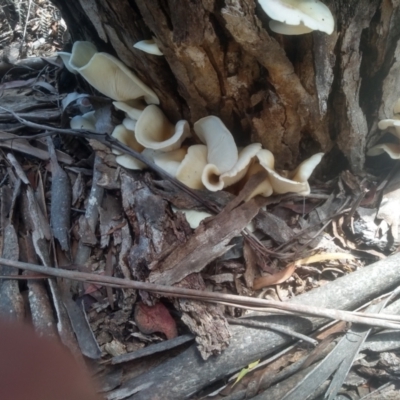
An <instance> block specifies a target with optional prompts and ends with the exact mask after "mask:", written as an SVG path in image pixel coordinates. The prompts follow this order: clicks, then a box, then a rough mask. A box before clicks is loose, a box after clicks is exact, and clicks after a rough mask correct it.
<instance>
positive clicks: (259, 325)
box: [226, 317, 318, 346]
mask: <svg viewBox="0 0 400 400" xmlns="http://www.w3.org/2000/svg"><path fill="white" fill-rule="evenodd" d="M226 320H227V321H228V322H229V323H231V324H234V325H244V326H249V327H251V328H260V329H271V330H273V331H276V332H280V333H283V334H285V335H288V336H292V337H295V338H297V339H300V340H304V341H305V342H308V343H311V344H312V345H313V346H316V345H317V344H318V340H315V339H312V338H310V337H308V336H306V335H303V334H301V333H298V332H296V331H294V330H292V329H290V328H286V327H285V326H283V325H279V324H273V323H270V322H259V321H249V320H246V319H243V318H229V317H227V318H226Z"/></svg>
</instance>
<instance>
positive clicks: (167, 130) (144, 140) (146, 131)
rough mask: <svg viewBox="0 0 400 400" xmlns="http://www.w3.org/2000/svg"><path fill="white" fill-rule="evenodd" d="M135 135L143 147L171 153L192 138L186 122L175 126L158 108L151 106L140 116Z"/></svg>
mask: <svg viewBox="0 0 400 400" xmlns="http://www.w3.org/2000/svg"><path fill="white" fill-rule="evenodd" d="M135 133H136V139H137V141H138V142H139V143H140V144H141V145H142V146H144V147H146V148H148V149H153V150H161V151H171V150H176V149H179V147H181V144H182V142H183V141H184V140H185V139H186V138H188V137H189V136H190V128H189V124H188V122H187V121H184V120H181V121H178V122H177V123H176V125H175V126H174V125H173V124H171V122H169V121H168V119H167V117H166V116H165V115H164V113H163V112H162V111H161V110H160V109H159V108H158V107H157V106H154V105H150V106H147V107H146V108H145V109H144V110H143V112H142V113H141V114H140V117H139V119H138V120H137V123H136V129H135Z"/></svg>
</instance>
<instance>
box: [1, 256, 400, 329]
mask: <svg viewBox="0 0 400 400" xmlns="http://www.w3.org/2000/svg"><path fill="white" fill-rule="evenodd" d="M0 265H6V266H10V267H14V268H19V269H23V270H29V271H34V272H38V273H41V274H47V275H51V276H57V277H60V278H67V279H73V280H78V281H84V282H93V283H98V284H102V285H103V286H106V285H113V286H114V287H125V288H132V289H139V290H147V291H149V292H153V293H158V294H163V295H166V296H171V297H180V298H191V299H195V300H201V301H206V302H211V303H220V302H230V303H232V304H235V305H237V306H238V307H240V306H242V307H247V306H249V307H262V309H260V310H259V311H264V310H265V307H268V308H275V309H278V310H285V311H291V312H295V313H297V314H303V315H310V316H315V317H324V318H330V319H335V320H342V321H347V322H353V323H359V324H365V325H369V326H375V327H381V328H389V329H396V330H400V324H395V323H391V322H385V321H382V320H380V319H377V318H371V315H370V314H367V313H366V314H364V315H363V316H362V317H361V316H358V315H354V313H352V312H349V311H342V310H334V309H328V308H321V307H314V306H307V305H303V304H292V303H281V302H278V301H274V300H264V299H255V298H252V297H245V296H236V295H230V294H223V293H216V292H203V291H201V290H193V289H184V288H179V287H172V286H163V285H155V284H152V283H146V282H136V281H131V280H128V279H122V278H114V277H108V276H100V275H95V274H89V273H84V272H77V271H69V270H65V269H61V268H58V269H55V268H50V267H45V266H42V265H36V264H31V263H23V262H20V261H13V260H7V259H5V258H0ZM392 318H393V316H391V315H387V321H392Z"/></svg>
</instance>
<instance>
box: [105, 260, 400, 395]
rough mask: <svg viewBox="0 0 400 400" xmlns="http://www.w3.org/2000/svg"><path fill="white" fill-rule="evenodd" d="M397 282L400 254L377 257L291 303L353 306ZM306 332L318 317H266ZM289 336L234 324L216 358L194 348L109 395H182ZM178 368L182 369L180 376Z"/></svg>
mask: <svg viewBox="0 0 400 400" xmlns="http://www.w3.org/2000/svg"><path fill="white" fill-rule="evenodd" d="M398 284H400V254H399V253H398V254H395V255H393V256H391V257H388V258H387V259H386V260H383V261H378V262H377V263H375V264H372V265H370V266H368V267H365V268H363V269H361V270H359V271H356V272H353V273H351V274H350V275H346V276H344V277H341V278H338V279H337V280H335V281H334V282H330V283H328V284H326V285H325V286H322V287H320V288H317V289H314V290H312V291H311V292H309V293H305V294H303V295H301V296H298V297H296V298H295V299H293V301H292V303H296V304H303V305H315V304H318V305H319V306H321V307H328V308H329V307H335V308H340V309H345V310H350V309H355V308H357V307H359V306H360V305H361V304H363V303H364V302H366V301H368V300H370V299H371V298H374V297H377V296H379V295H380V294H382V293H384V292H387V291H389V290H391V289H393V288H394V287H395V286H396V285H398ZM262 319H263V320H267V321H271V320H273V322H275V323H280V324H282V325H286V326H288V327H290V328H291V329H293V330H296V331H297V332H301V333H304V334H307V333H310V332H311V331H312V330H314V329H317V328H318V327H320V326H322V324H323V323H324V322H326V320H324V319H321V318H318V319H317V318H299V317H294V316H276V317H264V318H262ZM290 341H291V340H290V339H289V338H287V337H286V336H284V335H281V334H279V333H276V332H272V331H261V330H259V329H251V328H246V327H241V326H233V327H232V340H231V344H230V346H229V347H228V348H227V349H226V350H225V351H224V352H223V353H222V354H221V355H219V356H216V357H211V358H209V359H208V360H207V361H206V362H205V361H203V360H202V359H201V357H200V355H199V353H198V351H197V350H196V348H195V346H192V347H190V348H189V349H187V350H186V351H185V352H183V353H182V354H180V355H179V356H177V357H175V358H173V359H171V360H168V361H167V362H165V363H163V364H161V365H159V366H158V367H156V368H154V369H153V370H152V371H149V372H147V373H145V374H142V375H140V376H138V377H136V378H134V379H132V380H130V381H128V382H126V383H125V384H124V385H123V386H122V387H121V388H119V389H117V390H115V391H113V392H111V393H110V394H109V395H108V397H107V398H108V399H123V398H129V399H134V400H139V399H143V400H144V399H146V400H147V399H171V400H172V399H184V398H187V397H188V396H189V395H191V394H193V393H195V392H197V391H198V390H200V389H202V388H204V387H205V386H207V385H209V384H210V383H212V382H214V381H216V380H219V379H221V378H223V377H224V376H226V375H228V374H231V373H233V372H235V371H237V370H239V369H241V368H243V367H245V366H246V365H248V364H249V363H251V362H253V361H255V360H258V359H259V358H262V357H265V356H267V355H268V354H270V353H272V352H273V351H275V350H276V349H277V348H278V347H279V346H282V345H285V344H287V343H289V342H290ZM182 371H185V372H184V373H183V374H182Z"/></svg>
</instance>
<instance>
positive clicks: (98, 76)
mask: <svg viewBox="0 0 400 400" xmlns="http://www.w3.org/2000/svg"><path fill="white" fill-rule="evenodd" d="M60 56H61V57H63V58H64V59H66V58H67V55H66V53H63V54H61V55H60ZM68 66H69V67H67V68H68V69H72V70H74V71H76V72H78V73H79V74H80V75H81V76H82V77H83V78H84V79H85V80H86V81H87V82H88V83H90V84H91V85H92V86H93V87H94V88H95V89H96V90H98V91H99V92H100V93H102V94H104V95H105V96H108V97H110V98H111V99H113V100H117V101H127V100H133V99H138V98H142V97H143V98H144V100H145V101H146V103H147V104H159V103H160V100H159V99H158V97H157V95H156V94H155V93H154V91H153V90H151V89H150V88H149V87H148V86H147V85H145V84H144V83H143V82H142V81H141V80H140V79H139V78H138V77H137V76H136V75H135V74H134V73H133V72H132V71H131V70H130V69H129V68H128V67H127V66H126V65H125V64H124V63H122V62H121V61H119V60H118V59H117V58H115V57H113V56H112V55H110V54H107V53H98V52H97V49H96V47H95V46H94V45H93V44H92V43H90V42H83V41H78V42H75V43H74V45H73V47H72V53H71V57H70V58H69V61H68Z"/></svg>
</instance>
